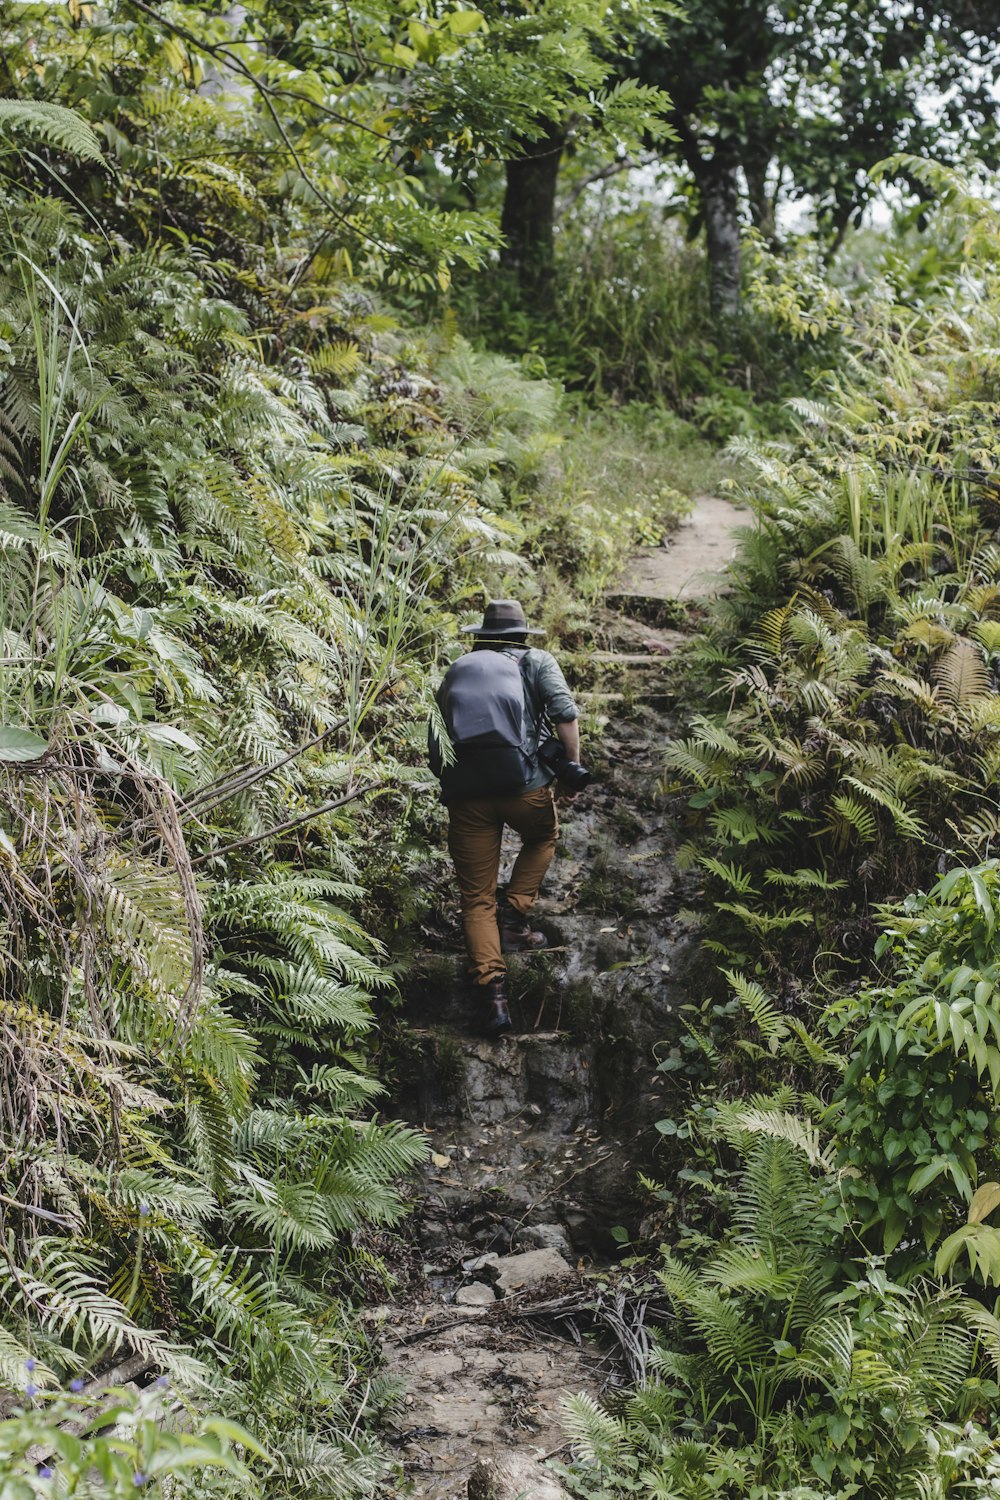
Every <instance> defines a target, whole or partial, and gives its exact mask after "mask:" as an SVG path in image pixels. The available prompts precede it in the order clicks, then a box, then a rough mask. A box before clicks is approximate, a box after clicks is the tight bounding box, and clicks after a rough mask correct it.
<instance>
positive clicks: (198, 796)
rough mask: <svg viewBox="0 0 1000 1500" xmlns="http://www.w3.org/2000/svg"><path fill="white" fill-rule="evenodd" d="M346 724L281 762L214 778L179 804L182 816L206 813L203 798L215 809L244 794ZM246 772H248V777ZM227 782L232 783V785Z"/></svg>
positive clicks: (298, 748)
mask: <svg viewBox="0 0 1000 1500" xmlns="http://www.w3.org/2000/svg"><path fill="white" fill-rule="evenodd" d="M349 722H350V720H349V719H348V718H343V719H338V720H337V722H336V724H331V725H330V727H329V729H324V730H323V731H322V733H321V734H317V735H314V736H313V738H312V739H311V740H307V741H306V742H305V744H304V745H298V746H296V748H295V749H294V750H291V751H289V753H288V754H287V755H283V756H282V757H281V759H280V760H276V761H275V762H274V764H273V765H271V766H259V767H258V768H257V769H256V770H253V769H252V768H251V767H249V766H243V767H242V769H241V770H239V771H230V772H228V773H227V774H226V775H225V776H217V777H216V779H215V780H214V781H210V782H209V783H208V785H207V786H203V787H200V788H199V789H198V791H196V792H195V794H194V796H193V797H191V798H190V799H189V800H187V801H185V802H182V803H181V804H180V810H181V817H182V818H190V817H193V816H194V809H195V808H200V809H201V812H202V813H203V812H205V811H207V809H206V808H203V807H202V804H203V803H204V801H205V800H206V798H208V799H209V801H208V805H209V807H215V806H216V805H217V804H218V803H219V802H224V801H225V800H226V799H227V798H228V797H233V796H235V795H236V793H237V792H244V791H246V789H247V787H248V786H253V784H254V782H257V781H262V780H263V778H264V777H265V776H273V775H274V773H275V771H280V770H281V768H282V766H287V765H288V764H289V762H290V761H293V760H297V759H298V757H299V756H300V755H304V754H305V753H306V751H307V750H312V749H313V748H314V746H316V745H321V744H322V743H323V741H324V740H325V739H329V737H330V735H331V734H336V733H337V730H338V729H343V728H344V726H345V724H348V723H349ZM248 772H249V773H250V774H249V775H248V774H247V773H248ZM229 783H232V785H230V784H229ZM199 815H200V814H199Z"/></svg>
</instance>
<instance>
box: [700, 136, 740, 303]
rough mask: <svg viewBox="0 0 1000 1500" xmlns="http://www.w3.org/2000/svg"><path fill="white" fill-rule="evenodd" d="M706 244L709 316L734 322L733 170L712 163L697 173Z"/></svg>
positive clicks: (736, 233)
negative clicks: (710, 310) (710, 306)
mask: <svg viewBox="0 0 1000 1500" xmlns="http://www.w3.org/2000/svg"><path fill="white" fill-rule="evenodd" d="M698 187H699V190H700V192H701V207H702V212H703V214H704V216H705V235H706V238H707V240H708V276H709V296H710V300H711V305H712V316H713V317H715V318H735V317H736V316H737V315H738V314H739V310H740V216H739V182H738V179H737V175H736V168H735V166H732V165H730V164H728V163H725V162H717V161H715V160H712V161H709V162H703V163H702V164H701V170H700V172H699V173H698Z"/></svg>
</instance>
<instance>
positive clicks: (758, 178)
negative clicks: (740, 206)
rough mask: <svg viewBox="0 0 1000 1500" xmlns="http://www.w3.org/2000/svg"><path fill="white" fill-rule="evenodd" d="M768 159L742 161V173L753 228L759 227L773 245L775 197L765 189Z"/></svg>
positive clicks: (775, 232)
mask: <svg viewBox="0 0 1000 1500" xmlns="http://www.w3.org/2000/svg"><path fill="white" fill-rule="evenodd" d="M769 166H770V162H769V160H768V159H767V158H766V157H765V158H763V159H762V160H760V161H747V160H746V159H745V158H744V161H743V175H744V176H745V177H746V180H747V198H748V200H749V203H750V219H751V221H752V223H753V226H754V228H755V229H759V230H760V232H761V234H762V235H763V236H764V238H765V240H766V241H767V243H768V244H769V245H770V246H771V247H772V249H773V247H774V244H775V241H776V239H777V229H776V225H775V213H774V209H775V198H776V196H777V194H775V195H773V196H772V194H770V193H769V192H768V191H767V169H768V167H769Z"/></svg>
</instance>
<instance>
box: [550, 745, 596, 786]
mask: <svg viewBox="0 0 1000 1500" xmlns="http://www.w3.org/2000/svg"><path fill="white" fill-rule="evenodd" d="M538 759H539V760H540V761H541V762H542V765H543V766H547V767H548V769H549V770H550V771H551V772H552V773H553V774H554V776H555V778H556V780H557V781H558V782H559V783H560V784H561V785H562V786H564V787H565V788H566V790H567V791H570V792H582V791H583V789H584V787H585V786H589V785H590V781H591V779H592V778H591V773H590V772H589V771H588V770H587V767H586V766H581V764H580V762H579V761H578V760H570V758H569V756H568V755H567V754H566V749H565V746H564V745H563V742H562V740H559V739H556V738H555V737H553V738H552V739H550V740H546V741H545V744H544V745H541V746H540V747H539V750H538Z"/></svg>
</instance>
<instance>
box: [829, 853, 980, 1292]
mask: <svg viewBox="0 0 1000 1500" xmlns="http://www.w3.org/2000/svg"><path fill="white" fill-rule="evenodd" d="M998 895H1000V877H998V871H997V866H996V864H995V862H992V861H991V862H990V863H989V864H987V865H981V866H979V867H977V868H974V869H968V870H965V869H955V870H952V871H950V872H949V874H948V875H946V876H944V877H943V878H942V879H941V880H940V881H938V882H937V884H936V885H935V886H933V887H932V888H931V890H930V891H929V892H928V894H927V895H926V896H923V895H920V896H908V897H907V898H906V900H905V901H904V902H903V903H902V905H901V906H900V907H898V908H894V909H893V910H892V911H891V912H890V913H887V925H886V927H885V931H884V932H883V935H882V937H881V938H880V939H879V942H878V945H877V953H878V954H879V955H880V956H882V957H883V958H884V959H885V961H886V966H887V968H888V974H887V976H886V977H887V980H888V982H887V983H886V984H884V985H882V986H880V987H879V988H877V989H871V990H864V991H862V992H861V993H860V994H858V995H854V996H851V997H849V998H845V999H844V1000H842V1001H840V1002H839V1003H838V1004H837V1005H836V1006H835V1007H833V1009H832V1013H831V1028H832V1030H833V1031H834V1032H835V1033H836V1032H839V1031H840V1030H841V1029H844V1030H846V1031H847V1032H848V1033H849V1038H850V1039H849V1043H848V1045H849V1046H850V1049H851V1054H852V1056H851V1061H850V1065H849V1067H848V1069H847V1071H846V1073H845V1074H844V1077H843V1080H842V1081H841V1083H840V1085H839V1088H838V1090H837V1093H836V1095H835V1097H834V1101H833V1119H834V1120H835V1122H836V1130H837V1134H838V1139H839V1157H838V1159H839V1161H840V1163H841V1165H842V1166H843V1167H844V1168H845V1176H844V1184H843V1191H844V1195H845V1201H846V1203H847V1205H848V1206H849V1208H850V1210H851V1211H852V1212H853V1213H855V1214H857V1215H858V1217H859V1218H860V1220H861V1224H862V1231H863V1232H868V1231H871V1230H873V1229H874V1230H875V1231H876V1233H878V1235H879V1236H880V1238H881V1241H882V1244H883V1247H884V1249H885V1250H886V1251H892V1250H895V1249H896V1247H897V1246H898V1245H899V1244H900V1241H901V1240H902V1239H903V1237H904V1236H910V1235H912V1234H913V1233H914V1231H915V1230H916V1229H917V1228H918V1227H919V1232H920V1236H921V1239H922V1241H923V1243H924V1245H925V1246H926V1247H927V1248H928V1249H929V1248H931V1247H932V1246H933V1245H934V1244H936V1243H937V1242H938V1241H939V1240H940V1239H941V1237H942V1234H944V1233H947V1232H948V1230H950V1229H954V1228H955V1223H956V1217H957V1216H958V1215H959V1214H961V1216H962V1217H964V1214H965V1208H966V1205H968V1204H970V1203H971V1202H972V1200H973V1197H974V1194H975V1190H976V1186H977V1182H978V1179H979V1176H980V1174H981V1170H982V1168H983V1167H985V1169H986V1172H987V1174H988V1175H991V1174H992V1173H993V1172H994V1171H995V1160H996V1113H997V1095H998V1089H1000V1046H998V1039H1000V1011H998V1010H997V1008H996V1006H995V1004H994V999H993V995H994V989H995V984H996V977H997V963H996V943H995V929H996V921H997V911H996V902H997V899H998ZM893 981H895V982H893ZM981 1232H982V1231H981ZM988 1279H993V1277H992V1275H991V1276H990V1277H989V1278H988Z"/></svg>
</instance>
